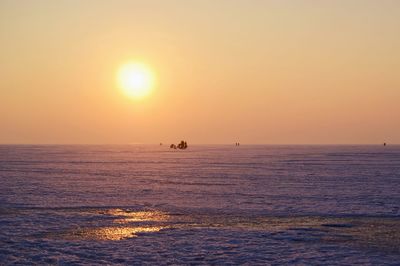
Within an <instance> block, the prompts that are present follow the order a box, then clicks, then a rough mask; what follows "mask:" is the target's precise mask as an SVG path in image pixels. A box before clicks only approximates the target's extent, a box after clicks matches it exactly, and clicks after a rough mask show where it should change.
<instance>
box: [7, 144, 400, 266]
mask: <svg viewBox="0 0 400 266" xmlns="http://www.w3.org/2000/svg"><path fill="white" fill-rule="evenodd" d="M0 181H1V183H0V187H1V190H0V230H1V232H2V234H1V235H0V262H1V264H13V263H22V264H31V263H41V264H43V263H44V264H48V263H50V264H70V263H72V264H74V263H87V264H110V263H122V264H143V263H149V264H229V263H233V264H238V263H249V264H252V265H253V264H266V263H280V264H285V263H299V264H301V263H306V264H326V263H329V264H357V263H359V264H364V265H365V264H397V263H399V262H400V250H399V246H400V233H399V232H400V212H399V208H400V147H396V146H392V147H390V146H389V147H379V146H244V145H243V146H240V147H235V146H214V147H212V146H191V147H190V148H189V149H188V150H185V151H177V150H169V149H168V148H167V147H163V146H161V147H160V146H0Z"/></svg>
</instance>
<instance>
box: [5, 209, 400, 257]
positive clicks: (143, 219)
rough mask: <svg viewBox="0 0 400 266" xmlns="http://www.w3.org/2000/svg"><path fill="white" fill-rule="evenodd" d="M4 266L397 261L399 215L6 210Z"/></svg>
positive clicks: (399, 232)
mask: <svg viewBox="0 0 400 266" xmlns="http://www.w3.org/2000/svg"><path fill="white" fill-rule="evenodd" d="M0 215H1V216H0V217H1V222H0V227H1V229H2V232H3V234H2V235H1V236H0V244H1V245H0V261H1V262H2V264H20V263H21V264H32V263H39V264H74V263H76V264H92V263H95V264H115V263H121V264H142V263H148V264H153V263H156V264H161V265H164V264H173V263H177V264H203V263H204V264H210V263H211V264H227V263H233V264H238V263H249V264H252V265H254V264H260V265H261V264H265V263H268V262H269V263H279V264H285V263H305V264H325V263H329V264H330V265H332V264H333V265H335V264H337V265H343V264H363V265H369V264H370V265H376V264H392V263H393V265H394V264H395V262H399V261H400V250H399V247H400V220H399V218H393V217H363V216H358V217H355V216H354V217H340V218H338V217H323V216H288V217H266V216H252V217H249V216H247V215H246V216H241V215H234V214H215V213H212V212H211V214H210V213H209V212H205V213H199V212H197V213H192V214H188V213H185V212H182V213H179V212H178V211H175V213H167V212H165V211H160V210H149V209H142V210H133V209H123V208H117V209H104V208H99V209H95V208H89V209H85V208H78V209H76V208H72V209H20V208H19V209H6V210H4V209H3V210H2V212H1V214H0Z"/></svg>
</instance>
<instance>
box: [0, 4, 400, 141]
mask: <svg viewBox="0 0 400 266" xmlns="http://www.w3.org/2000/svg"><path fill="white" fill-rule="evenodd" d="M399 18H400V1H395V0H376V1H373V0H346V1H311V0H293V1H289V0H288V1H286V0H285V1H277V0H270V1H268V0H265V1H259V0H218V1H215V0H168V1H164V0H158V1H157V0H148V1H144V0H143V1H135V0H129V1H128V0H127V1H122V0H115V1H102V0H85V1H78V0H59V1H52V0H37V1H35V0H31V1H14V0H0V143H28V144H30V143H32V144H40V143H44V144H47V143H49V144H52V143H55V144H57V143H59V144H73V143H88V144H91V143H99V144H102V143H104V144H107V143H110V144H113V143H116V144H124V143H159V142H163V143H165V144H170V143H177V141H180V140H181V139H184V140H186V141H188V144H189V145H191V144H197V143H198V144H201V143H230V144H231V143H235V142H237V141H240V142H241V143H242V144H249V143H253V144H263V143H265V144H307V143H309V144H318V143H322V144H323V143H327V144H340V143H341V144H362V143H371V144H382V143H383V142H388V143H389V144H392V143H400V123H399V121H400V104H399V100H400V63H399V62H400V49H399V47H400V34H399V29H400V19H399Z"/></svg>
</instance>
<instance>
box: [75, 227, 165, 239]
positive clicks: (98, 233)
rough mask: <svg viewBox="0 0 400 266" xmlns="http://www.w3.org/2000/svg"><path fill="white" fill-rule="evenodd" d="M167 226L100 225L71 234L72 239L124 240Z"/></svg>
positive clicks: (157, 230)
mask: <svg viewBox="0 0 400 266" xmlns="http://www.w3.org/2000/svg"><path fill="white" fill-rule="evenodd" d="M165 228H167V227H166V226H152V227H146V226H137V227H133V226H132V227H99V228H86V229H82V230H78V231H75V232H73V233H71V234H70V235H69V237H68V238H70V239H80V240H114V241H115V240H123V239H127V238H132V237H137V236H138V234H139V233H150V232H159V231H160V230H162V229H165Z"/></svg>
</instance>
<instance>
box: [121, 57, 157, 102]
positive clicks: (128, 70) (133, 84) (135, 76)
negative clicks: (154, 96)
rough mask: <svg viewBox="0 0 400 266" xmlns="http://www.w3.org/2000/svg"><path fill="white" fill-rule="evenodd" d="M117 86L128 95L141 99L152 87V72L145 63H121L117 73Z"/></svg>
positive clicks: (153, 79)
mask: <svg viewBox="0 0 400 266" xmlns="http://www.w3.org/2000/svg"><path fill="white" fill-rule="evenodd" d="M117 79H118V86H119V87H120V89H122V91H123V92H124V93H125V94H126V95H127V96H129V97H131V98H135V99H141V98H144V97H146V96H148V95H149V94H150V93H151V92H152V90H153V87H154V82H155V78H154V73H153V71H152V70H151V69H150V68H149V67H148V66H147V65H145V64H143V63H138V62H130V63H126V64H124V65H122V66H121V67H120V68H119V70H118V74H117Z"/></svg>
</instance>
